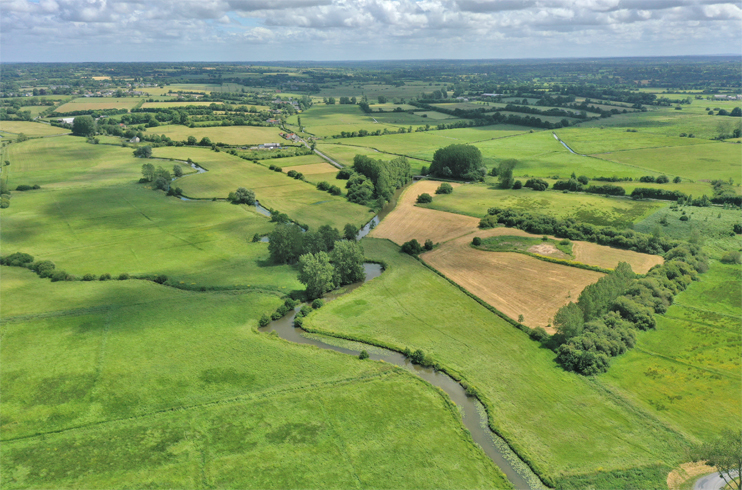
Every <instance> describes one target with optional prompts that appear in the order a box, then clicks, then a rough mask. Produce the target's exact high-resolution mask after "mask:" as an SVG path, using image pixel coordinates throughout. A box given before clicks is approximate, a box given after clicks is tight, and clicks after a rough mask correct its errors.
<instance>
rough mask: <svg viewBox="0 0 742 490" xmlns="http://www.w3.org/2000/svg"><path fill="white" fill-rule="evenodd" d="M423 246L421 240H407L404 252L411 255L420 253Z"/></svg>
mask: <svg viewBox="0 0 742 490" xmlns="http://www.w3.org/2000/svg"><path fill="white" fill-rule="evenodd" d="M422 251H423V248H422V247H421V246H420V242H418V241H417V240H416V239H414V238H413V239H412V240H410V241H409V242H405V243H404V244H403V245H402V252H404V253H406V254H410V255H418V254H420V253H422Z"/></svg>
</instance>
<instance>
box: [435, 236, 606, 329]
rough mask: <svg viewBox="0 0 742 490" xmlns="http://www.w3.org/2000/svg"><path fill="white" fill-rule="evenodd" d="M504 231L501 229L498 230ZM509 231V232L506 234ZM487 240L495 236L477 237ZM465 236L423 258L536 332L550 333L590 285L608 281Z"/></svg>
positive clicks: (445, 244)
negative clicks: (560, 313) (480, 245)
mask: <svg viewBox="0 0 742 490" xmlns="http://www.w3.org/2000/svg"><path fill="white" fill-rule="evenodd" d="M497 231H499V230H497ZM506 231H509V230H506ZM476 235H477V236H481V237H488V236H491V235H492V233H491V232H489V233H488V232H478V233H476ZM470 243H471V237H469V236H463V237H461V238H457V239H455V240H451V241H449V242H446V243H444V244H443V245H441V246H440V247H438V248H436V249H435V250H433V251H431V252H426V253H424V254H423V255H421V256H420V257H421V258H422V259H423V260H424V261H425V262H426V263H428V264H430V265H431V266H432V267H434V268H435V269H436V270H438V271H439V272H441V273H443V275H445V276H446V277H447V278H449V279H451V280H452V281H454V282H455V283H456V284H458V285H459V286H461V287H463V288H464V289H466V290H467V291H469V292H470V293H472V294H474V295H476V296H477V297H479V298H481V299H482V300H484V301H485V302H487V303H488V304H490V305H492V306H494V307H495V308H497V309H498V310H500V311H501V312H503V313H505V314H506V315H507V316H509V317H510V318H512V319H514V320H517V319H518V317H519V316H520V315H523V321H522V323H524V324H526V325H528V326H529V327H531V328H534V327H544V328H547V331H549V330H551V333H553V329H552V328H550V326H551V323H552V319H553V317H554V314H555V313H556V312H557V310H559V308H561V307H562V306H564V305H565V304H567V303H569V302H570V301H575V300H576V299H577V298H578V297H579V295H580V293H581V292H582V290H583V289H585V286H588V285H589V284H592V283H594V282H597V280H598V279H600V278H601V277H603V274H601V273H599V272H593V271H588V270H584V269H577V268H575V267H568V266H565V265H558V264H553V263H551V262H545V261H543V260H539V259H537V258H534V257H529V256H527V255H523V254H519V253H512V252H511V253H503V252H488V251H484V250H477V249H475V248H473V247H471V246H469V244H470Z"/></svg>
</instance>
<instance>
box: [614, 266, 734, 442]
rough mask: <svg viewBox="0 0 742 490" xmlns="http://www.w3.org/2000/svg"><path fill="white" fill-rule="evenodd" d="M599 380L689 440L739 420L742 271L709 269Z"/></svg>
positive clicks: (702, 437)
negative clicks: (655, 328) (652, 330)
mask: <svg viewBox="0 0 742 490" xmlns="http://www.w3.org/2000/svg"><path fill="white" fill-rule="evenodd" d="M657 319H658V322H657V330H656V331H654V332H642V333H640V334H639V336H638V342H637V347H636V348H635V349H633V350H632V351H630V352H629V353H627V354H626V355H624V356H622V357H620V358H618V359H617V360H616V363H615V365H614V366H613V367H612V368H611V370H610V371H608V372H607V373H606V374H603V375H601V376H600V381H601V382H603V383H605V384H607V385H610V386H613V387H615V389H617V390H620V392H621V393H623V394H624V395H625V396H628V397H630V398H631V399H632V400H633V401H635V402H636V403H638V404H640V405H641V406H642V407H643V408H644V409H646V410H648V411H650V412H651V413H653V414H654V415H655V416H657V417H658V418H660V419H662V420H665V421H667V423H668V425H670V426H672V427H673V428H675V429H676V430H678V431H680V432H682V433H683V434H684V435H686V436H688V437H689V438H692V439H698V440H708V439H710V438H713V437H715V436H717V435H718V434H719V433H720V432H721V431H722V430H723V429H725V428H734V427H739V421H740V419H742V402H741V401H740V396H739V394H740V391H741V390H742V375H740V372H742V342H740V336H741V335H742V269H741V268H740V266H738V265H736V266H733V265H724V264H720V263H712V264H711V268H710V270H709V271H708V272H706V273H705V274H703V275H701V276H700V279H699V281H698V282H695V283H693V284H691V285H690V287H689V288H688V289H687V290H686V291H684V292H682V293H680V294H679V295H678V296H676V297H675V303H674V304H673V305H672V306H671V307H670V308H668V310H667V313H666V314H665V315H662V316H658V317H657Z"/></svg>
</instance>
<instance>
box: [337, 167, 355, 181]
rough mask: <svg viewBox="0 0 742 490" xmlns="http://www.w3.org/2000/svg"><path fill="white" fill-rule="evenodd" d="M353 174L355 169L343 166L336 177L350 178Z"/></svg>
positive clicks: (341, 178) (340, 178)
mask: <svg viewBox="0 0 742 490" xmlns="http://www.w3.org/2000/svg"><path fill="white" fill-rule="evenodd" d="M352 175H353V169H350V168H342V169H340V172H338V173H337V175H336V176H335V178H336V179H339V180H348V179H349V178H350V177H351V176H352Z"/></svg>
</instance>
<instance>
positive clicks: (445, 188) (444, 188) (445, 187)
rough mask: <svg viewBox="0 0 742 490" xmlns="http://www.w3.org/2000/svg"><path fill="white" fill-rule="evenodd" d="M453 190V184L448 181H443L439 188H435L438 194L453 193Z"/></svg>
mask: <svg viewBox="0 0 742 490" xmlns="http://www.w3.org/2000/svg"><path fill="white" fill-rule="evenodd" d="M452 192H453V186H452V185H451V184H449V183H448V182H444V183H442V184H441V185H440V186H438V188H437V189H436V190H435V193H436V194H451V193H452Z"/></svg>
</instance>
